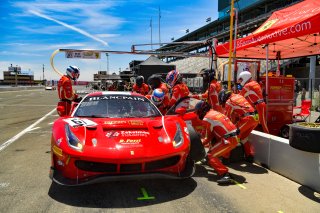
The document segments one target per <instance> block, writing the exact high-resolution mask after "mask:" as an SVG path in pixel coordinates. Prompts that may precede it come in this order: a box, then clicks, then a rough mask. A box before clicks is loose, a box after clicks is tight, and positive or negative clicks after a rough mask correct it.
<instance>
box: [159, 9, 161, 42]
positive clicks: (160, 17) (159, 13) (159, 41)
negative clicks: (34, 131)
mask: <svg viewBox="0 0 320 213" xmlns="http://www.w3.org/2000/svg"><path fill="white" fill-rule="evenodd" d="M160 19H161V10H160V6H159V47H161V37H160Z"/></svg>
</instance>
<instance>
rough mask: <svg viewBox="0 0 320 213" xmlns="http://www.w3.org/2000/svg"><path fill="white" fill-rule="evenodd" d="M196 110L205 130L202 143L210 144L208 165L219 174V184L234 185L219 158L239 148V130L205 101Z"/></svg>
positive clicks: (199, 103) (200, 102)
mask: <svg viewBox="0 0 320 213" xmlns="http://www.w3.org/2000/svg"><path fill="white" fill-rule="evenodd" d="M195 110H196V111H195V112H196V114H197V115H198V118H199V119H200V120H202V126H203V127H204V129H205V131H202V132H201V140H202V143H203V144H204V145H206V144H210V146H209V151H208V154H207V163H208V165H209V166H211V167H212V168H213V169H214V170H215V171H216V172H217V173H218V175H219V179H218V180H217V183H218V184H234V181H232V177H231V175H230V174H229V172H228V171H229V170H228V168H227V167H226V166H225V165H223V163H222V162H221V161H220V159H219V157H222V156H223V155H224V154H225V153H229V152H230V151H231V150H232V149H234V148H235V147H236V146H237V144H238V142H239V139H238V134H239V130H238V129H237V127H236V126H235V125H234V124H233V123H232V122H231V120H230V119H229V118H228V117H227V116H226V115H224V114H222V113H220V112H218V111H215V110H213V109H210V105H209V104H208V103H207V102H205V101H199V102H198V103H197V104H196V106H195ZM214 138H215V144H214V145H213V146H211V141H212V139H214Z"/></svg>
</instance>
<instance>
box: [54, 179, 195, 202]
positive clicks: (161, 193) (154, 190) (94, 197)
mask: <svg viewBox="0 0 320 213" xmlns="http://www.w3.org/2000/svg"><path fill="white" fill-rule="evenodd" d="M196 187H197V183H196V182H195V181H194V180H193V179H192V178H188V179H183V180H167V179H166V180H151V179H150V180H141V181H121V182H120V181H118V182H107V183H100V184H92V185H85V186H73V187H66V186H61V185H58V184H56V183H54V182H53V183H52V184H51V186H50V189H49V192H48V195H49V196H50V197H51V198H52V199H54V200H56V201H58V202H61V203H64V204H67V205H71V206H78V207H90V208H130V207H140V206H147V205H155V204H159V203H164V202H170V201H172V200H176V199H179V198H182V197H185V196H188V195H189V194H190V193H192V192H193V191H194V190H195V188H196ZM143 193H144V194H143ZM146 195H147V196H146ZM141 197H145V198H147V199H142V200H139V199H138V198H140V199H141ZM152 197H154V198H152Z"/></svg>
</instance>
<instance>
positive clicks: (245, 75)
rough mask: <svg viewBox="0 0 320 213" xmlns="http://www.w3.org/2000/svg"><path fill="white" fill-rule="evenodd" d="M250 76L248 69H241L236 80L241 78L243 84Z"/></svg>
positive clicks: (242, 84)
mask: <svg viewBox="0 0 320 213" xmlns="http://www.w3.org/2000/svg"><path fill="white" fill-rule="evenodd" d="M251 78H252V75H251V73H250V72H249V71H243V72H241V73H240V74H239V76H238V79H237V81H239V80H240V79H242V81H241V83H240V84H241V86H244V85H245V84H246V83H247V82H248V81H249V80H250V79H251Z"/></svg>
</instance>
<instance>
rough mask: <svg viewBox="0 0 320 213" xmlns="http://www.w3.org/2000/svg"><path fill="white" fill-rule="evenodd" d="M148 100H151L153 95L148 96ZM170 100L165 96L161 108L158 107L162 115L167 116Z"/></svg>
mask: <svg viewBox="0 0 320 213" xmlns="http://www.w3.org/2000/svg"><path fill="white" fill-rule="evenodd" d="M146 98H148V99H149V100H150V99H151V95H146ZM168 106H169V98H168V96H164V99H163V101H162V103H161V104H160V105H159V106H156V107H157V108H158V109H159V111H160V112H161V113H162V115H165V114H166V113H167V111H168V109H169V107H168Z"/></svg>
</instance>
